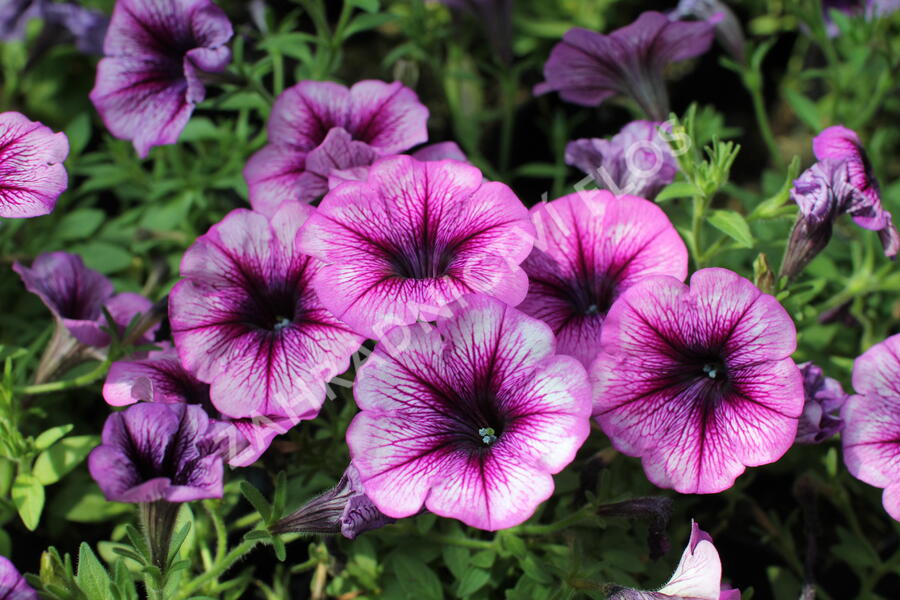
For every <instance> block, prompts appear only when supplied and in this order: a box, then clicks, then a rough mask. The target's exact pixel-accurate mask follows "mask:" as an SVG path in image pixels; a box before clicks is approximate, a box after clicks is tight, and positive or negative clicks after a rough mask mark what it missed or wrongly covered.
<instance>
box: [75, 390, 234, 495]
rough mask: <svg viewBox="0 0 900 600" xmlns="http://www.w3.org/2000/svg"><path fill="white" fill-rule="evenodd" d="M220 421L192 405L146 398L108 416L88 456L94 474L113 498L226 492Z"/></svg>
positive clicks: (95, 478)
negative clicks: (223, 486)
mask: <svg viewBox="0 0 900 600" xmlns="http://www.w3.org/2000/svg"><path fill="white" fill-rule="evenodd" d="M216 438H217V426H216V424H215V423H214V422H212V421H210V419H209V417H207V416H206V413H205V412H203V409H202V408H200V407H199V406H196V405H189V404H161V403H156V402H147V403H141V404H136V405H134V406H130V407H128V408H127V409H125V410H124V411H122V412H117V413H113V414H111V415H109V417H107V419H106V424H105V425H104V426H103V437H102V443H101V445H99V446H97V447H96V448H94V449H93V450H92V451H91V454H90V455H89V456H88V469H89V470H90V472H91V477H93V478H94V480H95V481H96V482H97V484H98V485H99V486H100V489H101V490H103V495H104V496H106V499H107V500H111V501H115V502H143V503H149V502H155V501H158V500H166V501H168V502H191V501H193V500H201V499H203V498H221V497H222V475H223V467H222V456H221V453H220V452H221V451H220V444H219V442H218V441H217V439H216Z"/></svg>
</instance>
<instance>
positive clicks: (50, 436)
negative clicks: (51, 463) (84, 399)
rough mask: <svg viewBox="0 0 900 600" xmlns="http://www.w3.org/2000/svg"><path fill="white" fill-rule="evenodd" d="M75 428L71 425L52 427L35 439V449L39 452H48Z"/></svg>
mask: <svg viewBox="0 0 900 600" xmlns="http://www.w3.org/2000/svg"><path fill="white" fill-rule="evenodd" d="M73 427H74V425H71V424H69V425H58V426H56V427H51V428H50V429H48V430H47V431H45V432H43V433H42V434H40V435H39V436H37V437H36V438H34V447H35V448H37V449H38V450H46V449H47V448H49V447H50V446H52V445H53V444H55V443H56V442H58V441H59V440H61V439H62V438H64V437H65V436H66V434H67V433H69V432H70V431H72V428H73Z"/></svg>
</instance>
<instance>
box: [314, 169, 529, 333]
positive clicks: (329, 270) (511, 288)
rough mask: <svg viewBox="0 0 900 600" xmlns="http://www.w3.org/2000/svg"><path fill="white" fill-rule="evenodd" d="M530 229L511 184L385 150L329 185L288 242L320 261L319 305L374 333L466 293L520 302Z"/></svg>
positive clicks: (430, 313)
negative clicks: (356, 175)
mask: <svg viewBox="0 0 900 600" xmlns="http://www.w3.org/2000/svg"><path fill="white" fill-rule="evenodd" d="M533 234H534V228H533V227H532V225H531V223H530V222H529V220H528V211H527V210H526V208H525V207H524V206H523V205H522V203H521V202H520V201H519V199H518V198H517V197H516V195H515V194H514V193H513V192H512V190H510V189H509V188H508V187H507V186H505V185H503V184H502V183H495V182H484V181H483V178H482V175H481V171H479V170H478V169H476V168H475V167H472V166H470V165H467V164H463V163H460V162H457V161H437V162H419V161H417V160H415V159H413V158H411V157H409V156H394V157H388V158H384V159H381V160H380V161H379V162H377V163H375V164H374V165H373V166H372V168H371V170H370V172H369V176H368V178H367V179H366V181H364V182H347V183H344V184H343V185H340V186H338V187H337V188H335V189H333V190H332V191H331V192H329V193H328V195H327V196H326V197H325V199H324V200H323V201H322V203H321V205H319V209H318V210H317V211H316V213H315V214H313V215H312V216H311V217H310V218H309V220H308V221H307V223H306V226H305V227H304V228H303V231H302V232H301V234H300V237H299V238H298V244H300V249H301V250H302V251H303V252H306V253H307V254H310V255H312V256H314V257H316V258H317V259H319V260H321V261H322V262H323V263H325V266H324V267H323V268H322V269H321V270H320V271H319V272H318V273H317V274H316V277H315V279H314V285H315V288H316V291H317V292H318V294H319V298H321V300H322V302H323V303H324V304H325V306H326V307H327V308H328V309H329V310H331V311H332V312H333V313H334V314H335V315H337V317H338V318H340V319H342V320H343V321H345V322H346V323H347V324H349V325H350V326H351V327H352V328H353V329H354V330H355V331H358V332H359V333H361V334H364V335H367V336H369V337H371V338H376V339H377V338H378V337H380V336H381V335H382V334H384V333H385V332H386V331H387V330H388V329H389V328H390V327H392V326H395V325H408V324H410V323H414V322H415V321H417V320H419V319H423V320H432V319H434V317H435V316H436V315H437V314H438V313H439V312H440V311H441V309H442V308H443V307H445V306H446V305H447V304H449V303H451V302H453V301H454V300H456V299H457V298H459V297H460V296H462V295H463V294H467V293H470V292H480V293H485V294H488V295H491V296H494V297H497V298H499V299H501V300H503V301H504V302H506V303H507V304H510V305H512V306H515V305H516V304H518V303H519V302H521V301H522V299H523V298H524V297H525V292H526V290H527V288H528V278H527V277H526V275H525V272H524V271H523V270H522V269H521V268H520V266H519V265H520V263H521V262H522V261H523V260H524V259H525V257H527V256H528V253H529V252H530V251H531V247H532V244H533Z"/></svg>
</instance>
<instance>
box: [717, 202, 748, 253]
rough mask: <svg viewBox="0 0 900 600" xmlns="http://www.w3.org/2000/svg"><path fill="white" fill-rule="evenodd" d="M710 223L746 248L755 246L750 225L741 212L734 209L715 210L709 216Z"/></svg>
mask: <svg viewBox="0 0 900 600" xmlns="http://www.w3.org/2000/svg"><path fill="white" fill-rule="evenodd" d="M709 224H710V225H712V226H713V227H715V228H716V229H718V230H719V231H721V232H722V233H724V234H725V235H727V236H729V237H730V238H731V239H733V240H734V241H736V242H737V243H738V244H740V245H741V246H742V247H744V248H752V247H753V234H752V233H750V226H749V225H747V221H746V220H744V217H743V216H741V215H740V214H738V213H736V212H734V211H733V210H715V211H713V213H712V214H711V215H710V216H709Z"/></svg>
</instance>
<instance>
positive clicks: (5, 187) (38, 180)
mask: <svg viewBox="0 0 900 600" xmlns="http://www.w3.org/2000/svg"><path fill="white" fill-rule="evenodd" d="M68 155H69V139H68V138H67V137H66V134H64V133H62V132H59V133H53V131H51V130H50V128H49V127H47V126H45V125H42V124H40V123H38V122H37V121H30V120H28V117H26V116H25V115H23V114H21V113H17V112H5V113H0V217H4V218H7V219H16V218H24V217H39V216H41V215H46V214H49V213H50V212H52V211H53V209H54V208H55V207H56V200H57V199H58V198H59V195H60V194H62V193H63V191H64V190H65V189H66V187H67V186H68V177H67V176H66V169H65V167H63V164H62V163H63V161H64V160H66V157H67V156H68Z"/></svg>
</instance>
